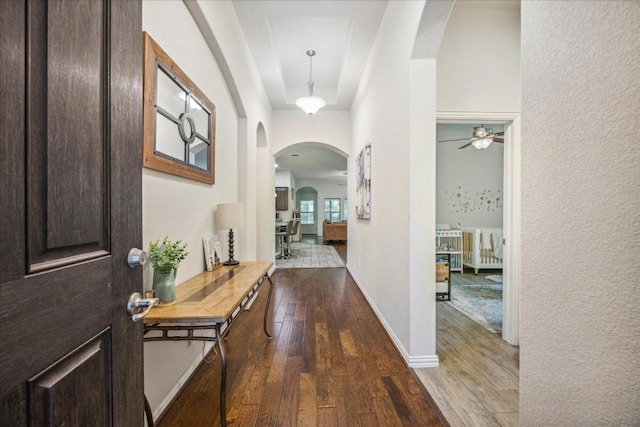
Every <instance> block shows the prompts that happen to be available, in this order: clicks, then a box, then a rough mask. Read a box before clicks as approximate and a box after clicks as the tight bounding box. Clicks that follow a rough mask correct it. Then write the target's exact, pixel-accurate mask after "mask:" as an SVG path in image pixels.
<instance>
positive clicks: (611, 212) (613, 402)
mask: <svg viewBox="0 0 640 427" xmlns="http://www.w3.org/2000/svg"><path fill="white" fill-rule="evenodd" d="M638 22H640V2H635V1H570V2H546V1H523V2H522V70H523V84H522V87H523V91H522V101H523V105H522V117H523V123H522V165H523V174H522V295H521V297H522V299H521V308H522V312H521V319H522V323H521V342H520V344H521V353H520V422H521V424H522V425H540V426H542V425H547V426H548V425H565V426H602V425H611V426H613V425H615V426H619V425H629V426H631V425H635V426H637V425H640V338H639V337H640V294H639V288H638V283H639V279H638V278H639V277H640V262H638V257H639V255H640V245H639V242H640V143H639V142H638V136H639V135H640V120H639V117H640V115H639V107H640V104H639V100H640V32H639V31H638Z"/></svg>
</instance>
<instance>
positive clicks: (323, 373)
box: [157, 268, 443, 427]
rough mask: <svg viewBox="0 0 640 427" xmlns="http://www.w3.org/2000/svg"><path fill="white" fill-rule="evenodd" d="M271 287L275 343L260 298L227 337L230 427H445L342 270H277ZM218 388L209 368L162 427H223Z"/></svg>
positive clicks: (215, 369) (214, 366) (213, 367)
mask: <svg viewBox="0 0 640 427" xmlns="http://www.w3.org/2000/svg"><path fill="white" fill-rule="evenodd" d="M273 281H274V294H273V300H272V307H273V314H270V318H271V319H273V321H272V325H273V326H272V335H273V339H272V340H271V341H268V340H267V339H266V337H265V336H264V334H263V332H262V314H263V309H264V304H265V301H266V295H265V294H266V292H262V291H261V292H260V295H259V299H258V300H257V301H256V303H255V304H254V305H253V307H252V308H251V311H248V312H245V313H243V314H242V315H241V316H239V317H238V319H237V321H236V323H235V325H234V327H233V329H232V330H231V331H230V333H229V336H228V340H227V348H228V352H227V367H228V376H227V424H228V426H229V427H232V426H233V427H239V426H255V427H267V426H277V427H281V426H292V427H295V426H300V427H302V426H327V427H336V426H345V427H357V426H362V427H376V426H379V427H384V426H389V427H391V426H393V427H396V426H412V427H413V426H440V425H443V423H442V422H441V421H440V418H439V415H438V413H437V409H435V405H434V404H433V403H431V402H430V400H429V399H430V398H429V396H428V395H427V394H426V393H425V392H424V388H423V387H422V384H421V383H420V380H419V379H418V378H417V376H416V375H415V372H414V371H413V370H412V369H410V368H407V367H406V366H405V364H404V363H403V361H402V358H401V357H400V355H399V353H398V352H397V350H396V348H395V347H394V345H393V343H392V342H391V340H390V339H389V337H388V336H387V334H386V332H385V331H384V328H383V327H382V325H381V324H380V323H379V321H378V320H377V318H376V317H375V314H374V313H373V311H372V310H371V308H370V307H369V305H368V304H367V302H366V300H365V299H364V297H363V295H362V293H361V292H360V290H359V289H358V287H357V285H356V284H355V282H354V281H353V279H352V278H351V276H350V275H349V274H348V272H347V270H346V269H345V268H325V269H281V270H277V271H276V273H275V274H274V275H273ZM270 323H271V322H270ZM219 384H220V363H219V360H215V361H214V362H213V363H211V364H203V365H202V366H201V367H200V368H199V369H198V370H197V371H196V373H195V375H194V376H193V378H192V379H191V381H189V383H188V384H187V385H186V387H185V389H184V390H183V391H182V393H181V394H180V395H179V396H178V397H177V399H176V400H175V401H174V403H173V404H172V405H171V406H170V407H169V409H168V411H167V413H166V414H165V415H164V417H163V418H162V420H161V421H160V422H159V423H158V424H157V425H158V426H159V427H176V426H189V427H198V426H207V427H209V426H218V425H220V422H219V406H218V398H219V387H220V385H219Z"/></svg>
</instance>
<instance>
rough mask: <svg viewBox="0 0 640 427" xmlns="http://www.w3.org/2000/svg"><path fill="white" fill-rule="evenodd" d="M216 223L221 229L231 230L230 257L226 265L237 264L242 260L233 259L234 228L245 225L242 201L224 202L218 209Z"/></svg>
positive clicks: (225, 262)
mask: <svg viewBox="0 0 640 427" xmlns="http://www.w3.org/2000/svg"><path fill="white" fill-rule="evenodd" d="M216 225H217V227H218V229H219V230H229V259H228V260H226V261H224V262H223V264H224V265H237V264H239V263H240V261H238V260H235V259H233V229H234V228H240V227H244V212H243V209H242V203H223V204H220V205H218V208H217V210H216Z"/></svg>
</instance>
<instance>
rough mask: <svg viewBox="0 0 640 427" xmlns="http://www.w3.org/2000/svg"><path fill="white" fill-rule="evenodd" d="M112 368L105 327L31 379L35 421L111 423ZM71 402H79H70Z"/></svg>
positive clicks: (79, 423) (39, 423) (75, 423)
mask: <svg viewBox="0 0 640 427" xmlns="http://www.w3.org/2000/svg"><path fill="white" fill-rule="evenodd" d="M109 371H110V370H109V333H108V332H107V331H104V332H102V333H101V334H100V335H98V336H97V337H96V338H94V339H92V340H90V341H89V342H88V343H86V344H83V345H82V346H81V347H80V348H79V349H77V350H75V351H74V352H73V353H72V354H70V355H69V356H67V357H65V359H64V360H61V361H60V362H59V363H57V364H55V365H54V366H52V367H51V368H49V369H47V371H45V372H43V373H41V374H39V375H37V376H36V377H35V378H33V379H31V380H29V396H30V399H29V406H30V408H29V410H30V411H29V414H30V419H31V420H32V424H33V425H37V426H39V425H47V424H48V423H50V424H51V425H54V426H83V427H89V426H106V425H109V424H110V414H111V402H110V399H109V390H108V388H107V385H108V384H109ZM70 399H71V400H70ZM70 402H76V404H74V405H69V403H70Z"/></svg>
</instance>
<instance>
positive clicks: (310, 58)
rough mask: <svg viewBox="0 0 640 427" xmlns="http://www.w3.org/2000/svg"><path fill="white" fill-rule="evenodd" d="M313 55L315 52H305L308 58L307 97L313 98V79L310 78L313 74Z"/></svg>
mask: <svg viewBox="0 0 640 427" xmlns="http://www.w3.org/2000/svg"><path fill="white" fill-rule="evenodd" d="M315 54H316V51H315V50H308V51H307V55H308V56H309V82H308V83H307V84H308V85H309V96H313V78H312V77H311V76H312V72H313V55H315Z"/></svg>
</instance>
